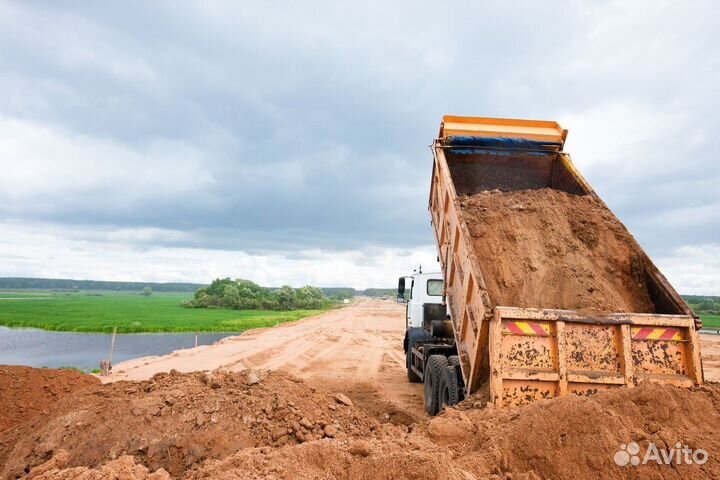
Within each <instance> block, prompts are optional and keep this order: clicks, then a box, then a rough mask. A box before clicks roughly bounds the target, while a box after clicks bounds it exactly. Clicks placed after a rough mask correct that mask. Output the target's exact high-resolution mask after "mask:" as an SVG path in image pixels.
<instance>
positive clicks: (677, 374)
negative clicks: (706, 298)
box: [489, 307, 702, 406]
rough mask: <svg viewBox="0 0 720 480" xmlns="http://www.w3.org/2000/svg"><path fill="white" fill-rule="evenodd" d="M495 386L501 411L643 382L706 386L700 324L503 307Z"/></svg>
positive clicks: (496, 337)
mask: <svg viewBox="0 0 720 480" xmlns="http://www.w3.org/2000/svg"><path fill="white" fill-rule="evenodd" d="M489 338H490V365H492V371H491V372H490V382H491V383H492V390H493V392H494V399H493V401H494V402H495V404H496V405H498V406H511V405H522V404H525V403H529V402H532V401H535V400H540V399H543V398H552V397H556V396H560V395H565V394H567V393H574V394H579V395H587V394H590V393H594V392H597V391H598V390H602V389H606V388H611V387H614V386H620V385H625V386H628V387H633V386H634V385H636V384H637V383H638V382H640V381H643V380H650V381H656V382H661V383H668V384H673V385H677V386H685V387H689V386H692V385H696V384H698V383H701V382H702V371H700V369H699V368H696V367H695V366H699V365H701V363H700V350H699V339H698V335H697V332H696V330H695V329H694V319H693V317H690V316H684V315H655V314H613V315H604V316H596V317H590V316H582V315H580V314H578V313H576V312H572V311H565V310H542V309H529V308H513V307H497V308H495V316H494V319H493V320H492V322H491V325H490V336H489Z"/></svg>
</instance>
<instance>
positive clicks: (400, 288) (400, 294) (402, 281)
mask: <svg viewBox="0 0 720 480" xmlns="http://www.w3.org/2000/svg"><path fill="white" fill-rule="evenodd" d="M397 300H398V302H400V301H401V300H402V301H404V300H405V277H400V279H399V280H398V293H397Z"/></svg>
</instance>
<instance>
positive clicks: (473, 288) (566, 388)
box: [407, 116, 703, 414]
mask: <svg viewBox="0 0 720 480" xmlns="http://www.w3.org/2000/svg"><path fill="white" fill-rule="evenodd" d="M566 136H567V130H563V129H562V128H561V127H560V126H559V125H558V124H557V123H556V122H549V121H530V120H509V119H494V118H473V117H455V116H445V117H444V118H443V122H442V124H441V126H440V134H439V136H438V138H437V139H436V140H435V142H434V145H433V152H434V157H435V158H434V166H433V173H432V184H431V188H430V200H429V210H430V214H431V217H432V226H433V230H434V232H435V239H436V242H437V248H438V260H439V261H440V264H441V266H442V278H443V280H444V297H443V300H444V304H445V305H446V309H445V311H444V312H443V314H446V317H445V318H444V319H442V322H441V323H444V328H440V327H441V325H440V323H438V321H437V320H436V321H435V322H428V325H430V324H432V323H434V325H435V327H436V328H435V332H430V331H428V332H426V333H427V335H426V336H424V337H421V338H419V339H418V340H416V341H413V342H412V344H411V345H407V349H408V351H409V354H408V369H409V370H410V369H412V370H413V372H414V375H415V376H416V377H419V378H422V380H423V381H424V382H425V395H426V402H425V403H426V408H427V409H428V412H429V413H431V414H434V413H437V411H438V410H439V409H440V408H442V405H443V404H448V403H449V404H452V403H455V402H457V401H459V400H461V399H462V397H463V396H466V395H468V394H470V393H473V392H475V391H477V390H478V389H479V388H480V387H481V386H483V385H488V386H489V401H491V402H492V403H493V404H495V405H497V406H500V407H502V406H513V405H521V404H525V403H528V402H532V401H536V400H539V399H546V398H552V397H557V396H562V395H567V394H578V395H587V394H591V393H594V392H597V391H598V390H602V389H606V388H613V387H621V386H625V387H629V388H630V387H633V386H635V385H637V384H638V382H641V381H646V380H647V381H654V382H661V383H668V384H673V385H677V386H685V387H689V386H693V385H698V384H700V383H702V381H703V373H702V364H701V360H700V344H699V338H698V333H697V329H698V328H699V327H700V322H699V319H698V317H697V316H696V315H695V314H694V313H693V311H692V310H691V309H690V307H689V306H688V305H687V303H686V302H685V301H684V300H683V299H682V297H680V295H678V293H677V292H676V291H675V290H674V289H673V287H672V286H671V285H670V284H669V282H668V281H667V280H666V279H665V277H664V276H663V275H662V274H661V273H660V271H659V270H658V269H657V268H656V267H655V265H654V264H653V263H652V261H651V260H650V258H649V257H648V256H647V254H645V252H644V251H643V250H642V248H641V247H640V246H639V245H638V244H637V242H635V240H634V239H633V238H632V236H631V235H630V234H629V233H628V232H627V230H626V229H625V227H624V226H623V225H622V223H621V222H620V221H619V220H618V219H617V217H615V215H613V214H612V212H611V211H610V210H609V209H608V207H607V206H606V205H605V203H603V202H602V200H601V199H600V198H599V197H598V196H597V194H596V193H595V192H594V191H593V189H592V188H591V187H590V185H589V184H588V183H587V181H585V179H584V178H583V177H582V176H581V175H580V173H579V172H578V171H577V169H576V168H575V167H574V166H573V164H572V162H571V161H570V157H569V156H568V155H567V154H566V153H564V152H563V146H564V143H565V138H566ZM443 332H444V333H443ZM440 357H443V358H440ZM431 370H433V371H431ZM409 374H410V371H409ZM427 397H430V398H427ZM432 397H435V398H432Z"/></svg>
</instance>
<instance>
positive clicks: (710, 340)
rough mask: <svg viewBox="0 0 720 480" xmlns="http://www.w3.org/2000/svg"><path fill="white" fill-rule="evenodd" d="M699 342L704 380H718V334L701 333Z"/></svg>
mask: <svg viewBox="0 0 720 480" xmlns="http://www.w3.org/2000/svg"><path fill="white" fill-rule="evenodd" d="M700 343H701V344H702V361H703V370H704V372H705V380H707V381H709V382H720V335H712V334H701V335H700Z"/></svg>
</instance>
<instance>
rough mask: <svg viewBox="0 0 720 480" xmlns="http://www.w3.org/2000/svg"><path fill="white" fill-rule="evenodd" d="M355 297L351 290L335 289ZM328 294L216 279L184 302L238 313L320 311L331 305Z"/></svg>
mask: <svg viewBox="0 0 720 480" xmlns="http://www.w3.org/2000/svg"><path fill="white" fill-rule="evenodd" d="M334 290H335V291H342V292H343V293H346V294H347V295H345V296H344V298H349V297H352V293H353V292H354V290H352V289H334ZM325 295H326V294H325V292H324V291H323V290H322V289H320V288H317V287H313V286H310V285H306V286H304V287H302V288H298V289H294V288H292V287H290V286H289V285H284V286H283V287H281V288H279V289H276V290H272V289H269V288H265V287H261V286H260V285H258V284H257V283H254V282H251V281H250V280H243V279H240V278H239V279H237V280H231V279H229V278H216V279H215V280H213V282H212V283H211V284H210V285H208V286H205V287H201V288H198V289H197V290H196V291H195V294H194V295H193V298H192V299H191V300H186V301H184V302H182V305H183V307H186V308H231V309H236V310H260V309H263V310H295V309H319V308H322V307H323V306H325V305H326V304H327V303H328V301H329V300H328V298H327V297H326V296H325Z"/></svg>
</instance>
